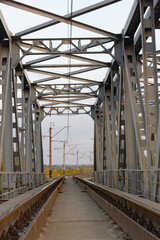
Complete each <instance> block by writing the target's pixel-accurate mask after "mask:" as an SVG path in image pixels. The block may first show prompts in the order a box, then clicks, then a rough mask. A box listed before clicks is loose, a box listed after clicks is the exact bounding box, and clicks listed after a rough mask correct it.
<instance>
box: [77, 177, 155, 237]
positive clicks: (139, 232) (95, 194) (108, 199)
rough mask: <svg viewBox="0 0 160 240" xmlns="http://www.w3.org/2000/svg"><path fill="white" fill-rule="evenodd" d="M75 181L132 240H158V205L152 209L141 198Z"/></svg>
mask: <svg viewBox="0 0 160 240" xmlns="http://www.w3.org/2000/svg"><path fill="white" fill-rule="evenodd" d="M75 179H76V181H77V182H78V183H79V184H80V185H81V187H82V188H83V189H85V190H86V191H87V192H88V194H89V195H90V196H91V197H92V198H93V199H94V200H95V201H96V202H97V203H98V204H99V205H100V207H102V208H103V209H104V210H105V211H106V212H107V214H108V215H110V217H111V218H112V219H113V220H114V221H115V222H116V223H117V224H118V225H119V226H120V227H121V228H122V229H123V231H125V232H126V233H127V234H128V235H129V236H130V237H131V238H132V239H133V240H142V239H146V240H148V239H149V240H158V239H160V206H159V205H156V206H159V209H158V208H154V206H153V207H152V206H150V205H149V204H148V205H147V202H146V200H144V199H143V198H140V197H137V196H136V197H135V196H134V197H133V198H132V195H131V194H128V193H127V194H126V193H123V192H122V191H119V190H115V189H111V188H109V187H106V186H104V185H101V184H97V183H93V182H91V181H88V180H86V179H82V178H79V177H75ZM147 201H149V200H147ZM148 203H149V202H148ZM154 204H157V203H154V202H153V205H154Z"/></svg>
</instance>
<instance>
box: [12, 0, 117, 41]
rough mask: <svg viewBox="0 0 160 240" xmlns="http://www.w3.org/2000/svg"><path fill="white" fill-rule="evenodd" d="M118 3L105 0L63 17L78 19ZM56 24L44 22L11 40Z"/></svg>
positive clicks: (17, 34) (53, 21)
mask: <svg viewBox="0 0 160 240" xmlns="http://www.w3.org/2000/svg"><path fill="white" fill-rule="evenodd" d="M119 1H121V0H105V1H102V2H100V3H96V4H93V5H91V6H89V7H86V8H83V9H80V10H77V11H75V12H73V13H72V14H71V13H69V14H67V15H65V16H64V18H66V19H72V18H75V17H79V16H81V15H84V14H86V13H89V12H93V11H95V10H98V9H100V8H102V7H106V6H109V5H111V4H114V3H116V2H119ZM58 23H59V21H57V20H51V21H48V22H45V23H43V24H39V25H37V26H35V27H32V28H29V29H26V30H24V31H21V32H19V33H16V34H15V36H13V38H14V39H19V38H20V37H22V36H24V35H27V34H29V33H33V32H35V31H39V30H42V29H44V28H47V27H50V26H53V25H56V24H58Z"/></svg>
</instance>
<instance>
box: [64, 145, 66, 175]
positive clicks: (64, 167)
mask: <svg viewBox="0 0 160 240" xmlns="http://www.w3.org/2000/svg"><path fill="white" fill-rule="evenodd" d="M65 147H66V146H65V141H64V143H63V175H65V174H66V167H65Z"/></svg>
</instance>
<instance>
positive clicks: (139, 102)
mask: <svg viewBox="0 0 160 240" xmlns="http://www.w3.org/2000/svg"><path fill="white" fill-rule="evenodd" d="M119 1H120V0H105V1H101V2H99V3H98V4H94V5H92V6H89V7H86V8H84V9H80V10H78V11H76V12H73V13H72V14H67V15H65V16H60V15H57V14H55V13H52V12H47V11H44V10H42V9H39V8H36V7H32V6H29V5H27V4H22V3H20V2H16V1H13V0H12V1H9V0H0V3H2V4H6V5H9V6H12V7H15V8H18V9H22V10H25V11H28V12H31V13H34V14H37V15H40V16H44V17H47V18H50V19H51V20H50V21H47V22H45V23H43V24H39V25H38V26H34V27H32V28H29V29H24V30H23V31H21V32H19V33H16V34H15V35H12V34H11V33H10V31H9V30H8V28H7V25H6V23H5V20H4V18H3V16H2V14H1V15H0V19H1V22H0V29H1V33H0V54H1V55H0V56H1V62H0V71H1V76H0V89H1V92H0V119H1V120H0V122H1V123H0V156H1V169H3V171H4V172H13V171H14V172H17V171H19V172H29V173H41V172H43V154H42V139H41V137H42V136H41V122H42V120H43V119H44V117H45V116H47V115H62V114H68V113H69V114H88V115H90V116H91V117H92V118H93V120H94V133H95V137H94V168H95V171H97V170H105V169H107V170H111V169H113V170H114V171H117V170H119V169H133V170H134V169H140V170H142V171H143V170H146V169H148V170H151V169H152V170H155V173H154V174H153V175H152V174H151V175H150V178H151V179H154V184H153V185H151V184H150V179H149V178H148V174H146V173H145V171H144V174H143V178H144V195H145V196H146V197H148V198H150V199H153V200H156V198H157V196H159V195H160V186H159V184H158V182H159V177H160V176H158V173H157V172H156V170H157V169H158V168H159V166H160V162H159V159H160V158H159V147H160V137H159V136H160V120H159V119H160V116H159V78H160V75H159V72H160V68H159V65H160V50H159V49H156V40H155V35H156V30H157V32H158V31H159V26H160V21H159V19H160V12H159V7H160V1H159V0H154V1H152V0H135V2H134V4H133V7H132V9H131V12H130V14H129V18H128V19H127V22H126V24H125V26H124V28H123V29H122V31H121V33H120V34H115V33H111V32H109V31H106V30H103V29H100V28H97V27H95V26H91V25H88V24H86V23H82V22H79V21H77V20H75V19H74V18H76V17H78V16H82V15H83V14H87V13H89V12H93V11H95V10H97V9H100V8H102V7H106V6H108V5H111V4H115V3H117V2H119ZM59 23H66V24H71V25H72V26H76V27H78V28H81V29H85V30H88V31H90V33H92V35H93V36H92V37H85V36H84V37H77V38H58V36H57V38H43V37H42V38H31V37H30V38H29V37H28V38H27V37H26V36H27V34H29V33H35V32H37V31H39V30H42V29H45V28H47V27H50V26H53V27H54V26H55V25H58V24H59ZM95 33H96V34H97V33H98V34H99V37H94V34H95ZM97 71H103V72H104V71H106V75H105V77H104V79H97V78H96V74H97ZM8 149H9V150H8ZM2 162H3V167H2ZM114 180H115V182H117V179H116V174H115V175H114ZM29 184H30V186H31V185H32V178H31V179H30V182H29ZM116 187H118V186H116ZM125 188H126V189H127V188H129V186H128V182H125ZM159 198H160V197H159Z"/></svg>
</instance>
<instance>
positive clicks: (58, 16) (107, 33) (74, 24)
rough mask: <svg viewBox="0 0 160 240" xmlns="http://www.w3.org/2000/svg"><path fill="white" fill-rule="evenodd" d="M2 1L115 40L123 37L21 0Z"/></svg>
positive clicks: (1, 0)
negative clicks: (20, 1) (19, 0)
mask: <svg viewBox="0 0 160 240" xmlns="http://www.w3.org/2000/svg"><path fill="white" fill-rule="evenodd" d="M0 2H1V3H4V4H7V5H9V6H12V7H16V8H19V9H22V10H25V11H28V12H31V13H34V14H38V15H41V16H43V17H46V18H51V19H54V20H57V21H60V22H63V23H67V24H72V25H73V26H75V27H79V28H82V29H85V30H88V31H91V32H94V33H98V34H100V35H103V36H108V37H110V38H112V39H113V40H119V38H120V37H121V34H114V33H111V32H108V31H105V30H103V29H99V28H96V27H93V26H90V25H88V24H85V23H81V22H78V21H75V20H72V19H71V20H70V19H67V18H65V17H62V16H60V15H58V14H55V13H51V12H48V11H44V10H42V9H39V8H35V7H32V6H29V5H26V4H23V3H19V2H16V1H10V0H0Z"/></svg>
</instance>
